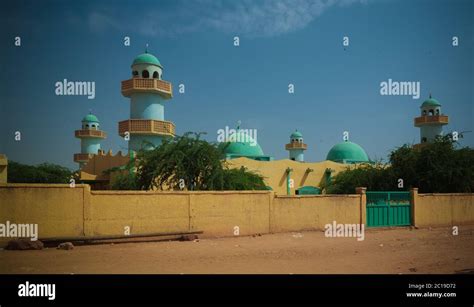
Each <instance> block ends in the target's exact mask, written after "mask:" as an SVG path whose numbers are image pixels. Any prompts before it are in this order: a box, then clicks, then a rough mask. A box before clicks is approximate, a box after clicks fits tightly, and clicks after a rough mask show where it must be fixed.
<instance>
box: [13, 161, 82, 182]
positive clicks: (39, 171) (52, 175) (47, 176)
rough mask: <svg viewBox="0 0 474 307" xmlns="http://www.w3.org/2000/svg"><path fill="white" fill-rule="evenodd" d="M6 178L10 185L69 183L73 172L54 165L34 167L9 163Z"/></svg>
mask: <svg viewBox="0 0 474 307" xmlns="http://www.w3.org/2000/svg"><path fill="white" fill-rule="evenodd" d="M7 177H8V178H7V181H8V182H10V183H69V181H70V180H71V178H72V177H73V172H71V171H70V170H69V169H68V168H66V167H63V166H60V165H56V164H50V163H43V164H39V165H37V166H34V165H26V164H21V163H18V162H15V161H9V162H8V172H7Z"/></svg>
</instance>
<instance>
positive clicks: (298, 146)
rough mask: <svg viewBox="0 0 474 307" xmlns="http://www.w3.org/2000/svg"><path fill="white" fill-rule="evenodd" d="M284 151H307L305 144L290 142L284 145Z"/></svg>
mask: <svg viewBox="0 0 474 307" xmlns="http://www.w3.org/2000/svg"><path fill="white" fill-rule="evenodd" d="M285 149H286V150H290V149H303V150H306V149H308V145H306V144H305V143H298V142H292V143H289V144H286V145H285Z"/></svg>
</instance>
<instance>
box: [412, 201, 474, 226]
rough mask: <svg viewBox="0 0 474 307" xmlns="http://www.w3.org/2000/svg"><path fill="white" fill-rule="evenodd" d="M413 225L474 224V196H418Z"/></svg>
mask: <svg viewBox="0 0 474 307" xmlns="http://www.w3.org/2000/svg"><path fill="white" fill-rule="evenodd" d="M414 210H415V225H416V226H419V227H426V226H457V225H463V224H472V223H474V194H418V197H416V199H415V208H414Z"/></svg>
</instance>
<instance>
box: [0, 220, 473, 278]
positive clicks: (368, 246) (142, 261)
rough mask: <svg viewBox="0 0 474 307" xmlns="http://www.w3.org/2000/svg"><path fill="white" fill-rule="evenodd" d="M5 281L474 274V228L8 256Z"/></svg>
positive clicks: (4, 256)
mask: <svg viewBox="0 0 474 307" xmlns="http://www.w3.org/2000/svg"><path fill="white" fill-rule="evenodd" d="M0 273H26V274H29V273H31V274H38V273H53V274H54V273H59V274H81V273H103V274H108V273H125V274H127V273H140V274H141V273H153V274H155V273H158V274H160V273H161V274H163V273H164V274H167V273H173V274H180V273H184V274H194V273H211V274H214V273H231V274H234V273H257V274H261V273H270V274H272V273H281V274H288V273H290V274H291V273H293V274H298V273H310V274H318V273H329V274H330V273H336V274H337V273H376V274H377V273H392V274H397V273H402V274H413V273H415V274H416V273H474V226H464V227H460V228H459V235H457V236H453V235H452V229H451V228H435V229H409V228H398V229H377V230H373V229H371V230H366V232H365V240H364V241H357V239H356V238H326V237H325V236H324V232H322V231H310V232H293V233H279V234H267V235H262V236H254V237H253V236H250V237H232V238H220V239H199V242H193V241H186V242H179V241H167V242H145V243H136V242H134V243H122V244H117V243H115V244H100V245H86V246H76V247H75V248H74V249H73V250H69V251H67V250H57V249H55V248H48V249H44V250H39V251H6V250H0Z"/></svg>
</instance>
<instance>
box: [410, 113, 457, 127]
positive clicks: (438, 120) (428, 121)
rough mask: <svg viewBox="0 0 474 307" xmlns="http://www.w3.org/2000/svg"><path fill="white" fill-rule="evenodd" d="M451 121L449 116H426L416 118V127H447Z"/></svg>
mask: <svg viewBox="0 0 474 307" xmlns="http://www.w3.org/2000/svg"><path fill="white" fill-rule="evenodd" d="M448 123H449V119H448V116H447V115H425V116H420V117H416V118H415V127H420V126H424V125H447V124H448Z"/></svg>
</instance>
